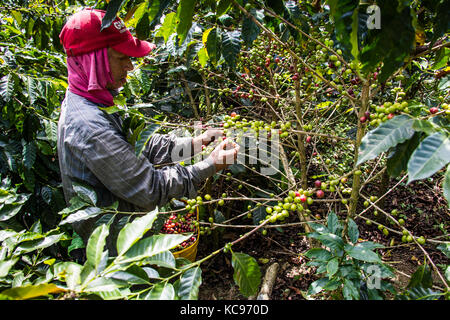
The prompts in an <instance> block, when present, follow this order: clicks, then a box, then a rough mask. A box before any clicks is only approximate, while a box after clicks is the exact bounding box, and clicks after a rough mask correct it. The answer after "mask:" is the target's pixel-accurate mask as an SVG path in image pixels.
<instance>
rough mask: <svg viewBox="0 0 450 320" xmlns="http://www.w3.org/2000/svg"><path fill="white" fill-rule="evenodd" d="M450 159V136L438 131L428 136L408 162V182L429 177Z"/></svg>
mask: <svg viewBox="0 0 450 320" xmlns="http://www.w3.org/2000/svg"><path fill="white" fill-rule="evenodd" d="M449 161H450V138H449V137H447V136H446V135H445V134H443V133H440V132H437V133H435V134H432V135H431V136H428V137H426V138H425V139H424V140H423V141H422V142H421V143H420V145H419V147H418V148H417V149H416V150H415V151H414V152H413V154H412V155H411V158H410V159H409V162H408V183H410V182H412V181H415V180H420V179H425V178H428V177H429V176H431V175H433V174H434V173H435V172H437V171H438V170H440V169H441V168H442V167H443V166H445V165H446V164H447V163H448V162H449Z"/></svg>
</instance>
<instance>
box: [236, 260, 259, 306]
mask: <svg viewBox="0 0 450 320" xmlns="http://www.w3.org/2000/svg"><path fill="white" fill-rule="evenodd" d="M231 265H232V266H233V268H234V274H233V279H234V282H235V283H236V284H237V285H238V286H239V290H240V291H241V293H242V294H243V295H245V296H246V297H249V296H251V295H255V294H256V293H257V291H258V288H259V284H260V282H261V270H260V269H259V265H258V262H257V261H256V260H255V258H253V257H251V256H249V255H248V254H245V253H242V252H232V256H231Z"/></svg>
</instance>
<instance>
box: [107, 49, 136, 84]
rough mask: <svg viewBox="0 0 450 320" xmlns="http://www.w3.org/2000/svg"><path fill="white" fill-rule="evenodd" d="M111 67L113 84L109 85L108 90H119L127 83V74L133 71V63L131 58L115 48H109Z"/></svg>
mask: <svg viewBox="0 0 450 320" xmlns="http://www.w3.org/2000/svg"><path fill="white" fill-rule="evenodd" d="M108 59H109V66H110V69H111V75H112V78H113V80H114V82H113V83H108V84H107V86H106V89H110V90H111V89H112V90H114V89H119V88H121V87H123V86H124V85H125V83H126V82H127V74H128V72H129V71H131V70H133V68H134V67H133V63H132V62H131V59H130V57H129V56H127V55H125V54H123V53H120V52H118V51H116V50H114V49H113V48H108Z"/></svg>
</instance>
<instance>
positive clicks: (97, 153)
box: [57, 91, 215, 241]
mask: <svg viewBox="0 0 450 320" xmlns="http://www.w3.org/2000/svg"><path fill="white" fill-rule="evenodd" d="M57 148H58V158H59V164H60V168H61V178H62V185H63V190H64V196H65V199H66V202H67V203H69V200H70V199H71V198H72V197H73V196H74V195H75V192H74V190H73V188H72V182H75V181H77V182H82V183H87V184H89V185H90V186H92V187H93V188H94V190H95V191H96V193H97V198H98V203H97V205H98V206H109V205H111V204H113V203H114V202H115V201H118V202H119V208H118V210H120V211H143V210H153V209H154V208H155V207H156V206H163V205H164V204H166V203H167V202H168V201H170V199H171V198H181V197H183V196H186V197H188V198H193V197H195V196H196V190H197V188H198V186H199V185H200V184H201V182H202V181H203V180H205V179H206V178H208V177H210V176H212V175H214V173H215V167H214V163H213V162H212V160H211V159H210V158H207V159H206V160H203V161H200V162H197V163H196V164H194V165H191V166H186V167H183V166H181V165H179V164H176V165H171V166H164V167H161V168H155V167H154V165H155V164H164V163H171V162H173V161H172V159H171V155H172V151H173V150H174V148H177V149H176V150H178V149H180V150H189V152H186V153H191V154H187V155H186V157H185V158H187V159H188V158H190V157H191V155H192V138H189V137H187V138H177V137H175V136H174V135H159V134H153V135H152V137H151V138H150V141H149V142H148V144H147V145H146V148H145V149H144V151H143V152H142V155H141V156H140V157H139V158H138V157H136V155H135V151H134V148H133V146H132V145H131V144H130V143H128V142H127V139H126V136H125V134H124V133H123V132H122V119H121V118H120V116H119V115H118V114H117V113H115V114H107V113H106V112H104V111H102V110H100V109H99V108H98V105H97V104H95V103H93V102H91V101H89V100H87V99H86V98H84V97H81V96H79V95H77V94H74V93H72V92H70V91H67V94H66V98H65V99H64V101H63V103H62V107H61V114H60V118H59V122H58V145H57ZM183 156H184V153H183ZM96 220H98V219H88V220H85V221H80V222H76V223H74V224H73V227H74V229H75V231H76V232H77V233H78V234H79V235H80V236H81V237H82V238H83V239H84V240H85V241H87V239H88V237H89V236H90V234H91V233H92V231H93V230H94V228H95V221H96ZM119 228H120V226H119Z"/></svg>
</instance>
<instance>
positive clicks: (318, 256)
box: [305, 248, 333, 261]
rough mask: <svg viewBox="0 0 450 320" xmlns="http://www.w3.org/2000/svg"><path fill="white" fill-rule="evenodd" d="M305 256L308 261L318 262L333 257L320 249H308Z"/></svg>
mask: <svg viewBox="0 0 450 320" xmlns="http://www.w3.org/2000/svg"><path fill="white" fill-rule="evenodd" d="M305 256H306V257H307V258H309V259H313V260H318V261H328V260H330V259H331V258H332V257H333V255H332V254H331V253H330V252H329V251H328V250H325V249H321V248H312V249H309V250H308V251H307V252H306V253H305Z"/></svg>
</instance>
